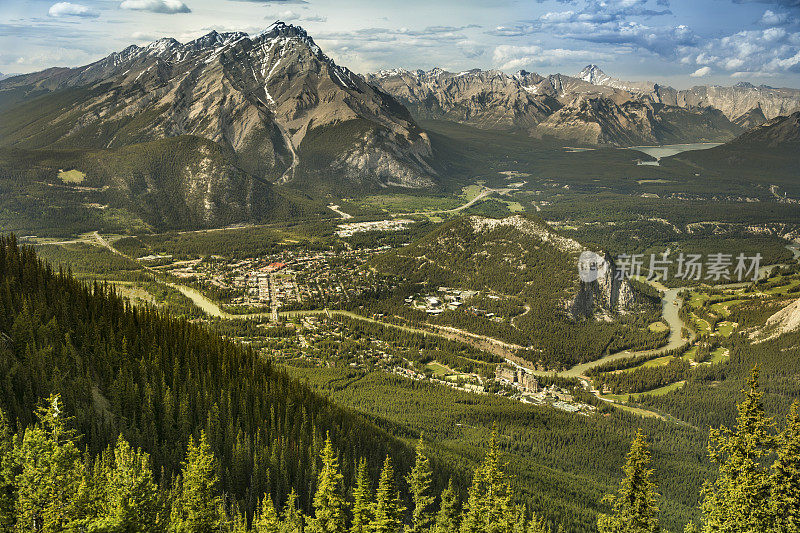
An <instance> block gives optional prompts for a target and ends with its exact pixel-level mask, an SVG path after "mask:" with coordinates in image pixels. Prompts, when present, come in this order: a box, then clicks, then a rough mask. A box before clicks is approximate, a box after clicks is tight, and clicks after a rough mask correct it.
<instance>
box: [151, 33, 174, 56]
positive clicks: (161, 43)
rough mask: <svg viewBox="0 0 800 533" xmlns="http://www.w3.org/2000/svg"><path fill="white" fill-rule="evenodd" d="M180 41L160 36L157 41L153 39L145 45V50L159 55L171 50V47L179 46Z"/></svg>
mask: <svg viewBox="0 0 800 533" xmlns="http://www.w3.org/2000/svg"><path fill="white" fill-rule="evenodd" d="M180 46H181V43H179V42H178V41H176V40H175V39H173V38H172V37H162V38H161V39H159V40H157V41H153V42H152V43H150V44H148V45H147V46H145V50H147V52H148V53H154V54H156V55H161V54H163V53H164V52H167V51H169V50H172V49H173V48H177V47H180Z"/></svg>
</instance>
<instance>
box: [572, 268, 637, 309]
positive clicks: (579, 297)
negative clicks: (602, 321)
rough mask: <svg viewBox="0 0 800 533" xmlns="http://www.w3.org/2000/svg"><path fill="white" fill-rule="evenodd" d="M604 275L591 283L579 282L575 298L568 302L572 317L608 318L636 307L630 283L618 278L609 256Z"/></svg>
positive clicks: (634, 295) (617, 272)
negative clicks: (598, 316)
mask: <svg viewBox="0 0 800 533" xmlns="http://www.w3.org/2000/svg"><path fill="white" fill-rule="evenodd" d="M604 258H605V260H606V262H607V263H608V269H607V270H606V271H605V274H604V275H602V276H600V277H598V279H597V280H595V281H592V282H583V281H582V282H581V283H580V288H579V289H578V293H577V294H576V295H575V298H573V300H572V301H571V302H569V305H568V310H569V313H570V314H571V315H572V316H573V317H579V316H583V317H592V316H595V315H601V316H604V317H610V316H611V315H615V314H625V313H629V312H632V311H634V310H635V309H636V307H637V300H636V293H635V292H634V290H633V287H632V286H631V284H630V282H629V281H628V280H627V279H623V278H621V277H620V276H619V271H618V270H617V268H616V265H615V264H614V261H613V259H612V258H611V256H610V255H609V254H605V255H604Z"/></svg>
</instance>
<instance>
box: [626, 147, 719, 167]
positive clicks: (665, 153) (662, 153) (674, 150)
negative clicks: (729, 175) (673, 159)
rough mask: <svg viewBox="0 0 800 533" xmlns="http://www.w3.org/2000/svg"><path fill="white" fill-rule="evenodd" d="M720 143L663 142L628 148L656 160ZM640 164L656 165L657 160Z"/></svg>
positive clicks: (706, 148) (705, 148)
mask: <svg viewBox="0 0 800 533" xmlns="http://www.w3.org/2000/svg"><path fill="white" fill-rule="evenodd" d="M720 144H722V143H689V144H664V145H661V146H631V147H630V148H628V149H629V150H637V151H639V152H644V153H645V154H647V155H649V156H651V157H655V158H656V159H657V160H658V159H661V158H662V157H670V156H673V155H677V154H679V153H681V152H688V151H689V150H708V149H709V148H714V147H715V146H719V145H720ZM640 164H642V165H656V166H657V165H658V161H642V162H641V163H640Z"/></svg>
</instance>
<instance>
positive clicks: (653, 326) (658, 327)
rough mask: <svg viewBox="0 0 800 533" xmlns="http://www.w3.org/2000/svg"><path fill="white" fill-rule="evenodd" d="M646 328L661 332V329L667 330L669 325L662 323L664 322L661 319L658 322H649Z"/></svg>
mask: <svg viewBox="0 0 800 533" xmlns="http://www.w3.org/2000/svg"><path fill="white" fill-rule="evenodd" d="M647 328H648V329H649V330H650V331H653V332H656V333H659V332H662V331H667V330H668V329H669V326H667V325H666V324H664V323H663V322H661V321H658V322H653V323H652V324H650V325H649V326H647Z"/></svg>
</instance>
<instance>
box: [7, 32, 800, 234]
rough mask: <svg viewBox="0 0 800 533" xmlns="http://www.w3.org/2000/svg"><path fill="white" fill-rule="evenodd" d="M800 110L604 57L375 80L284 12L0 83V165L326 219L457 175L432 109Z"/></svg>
mask: <svg viewBox="0 0 800 533" xmlns="http://www.w3.org/2000/svg"><path fill="white" fill-rule="evenodd" d="M797 109H800V90H794V89H773V88H770V87H765V86H760V87H755V86H752V85H749V84H738V85H737V86H735V87H713V86H712V87H694V88H692V89H689V90H681V91H679V90H675V89H673V88H671V87H665V86H661V85H659V84H656V83H651V82H626V81H622V80H619V79H616V78H613V77H611V76H608V75H606V74H605V73H604V72H603V71H602V70H601V69H600V68H598V67H597V66H595V65H590V66H588V67H587V68H585V69H584V70H583V71H582V72H581V73H580V74H579V75H578V76H566V75H562V74H554V75H549V76H541V75H539V74H535V73H530V72H525V71H520V72H517V73H516V74H513V75H508V74H505V73H503V72H500V71H482V70H469V71H465V72H460V73H450V72H447V71H444V70H442V69H433V70H430V71H427V72H423V71H421V70H416V71H409V70H402V69H394V70H385V71H380V72H377V73H373V74H367V75H365V76H361V75H358V74H355V73H353V72H352V71H350V70H349V69H347V68H345V67H342V66H340V65H338V64H336V62H334V61H333V60H332V59H331V58H330V57H328V56H327V55H325V54H324V53H323V51H322V50H321V49H320V48H319V47H318V46H317V45H316V44H315V42H314V40H313V39H312V38H311V37H310V36H309V35H308V34H307V33H306V31H305V30H303V29H302V28H300V27H298V26H292V25H287V24H284V23H282V22H277V23H275V24H273V25H272V26H270V27H269V28H268V29H267V30H265V31H263V32H261V33H259V34H256V35H248V34H245V33H241V32H230V33H218V32H216V31H212V32H210V33H208V34H207V35H204V36H203V37H200V38H198V39H195V40H193V41H190V42H188V43H185V44H182V43H180V42H178V41H176V40H175V39H171V38H164V39H159V40H158V41H155V42H152V43H150V44H148V45H146V46H136V45H132V46H129V47H128V48H125V49H124V50H122V51H119V52H115V53H112V54H110V55H109V56H107V57H105V58H103V59H101V60H99V61H97V62H95V63H92V64H89V65H85V66H82V67H78V68H58V67H56V68H50V69H47V70H44V71H41V72H36V73H32V74H24V75H17V76H12V77H9V78H6V79H3V80H0V115H2V120H0V170H2V171H3V172H4V173H6V174H7V175H11V174H14V175H21V176H25V177H27V178H28V179H29V183H38V184H41V183H51V182H55V183H56V184H59V185H61V183H60V181H59V179H58V178H57V176H58V172H59V171H60V170H62V169H78V170H80V171H81V172H83V173H84V174H85V182H83V183H82V184H81V185H82V187H84V192H86V191H87V190H92V191H97V192H96V195H95V197H94V198H93V199H92V200H88V202H89V203H91V204H92V205H94V204H99V205H109V206H111V207H115V208H120V209H123V210H125V211H126V212H128V213H132V214H133V216H134V217H135V218H138V219H139V220H140V221H141V222H143V223H144V224H147V225H149V226H151V227H153V228H161V229H169V228H178V227H213V226H219V225H225V224H233V223H240V222H246V221H263V220H270V219H275V218H276V217H296V216H298V215H300V214H303V213H305V214H313V215H316V214H319V213H320V212H322V211H324V205H325V204H324V203H323V202H324V199H325V198H326V197H327V195H331V194H333V195H342V194H351V193H353V192H358V191H365V192H366V191H380V190H384V189H387V188H396V187H400V188H405V189H435V188H438V187H441V186H442V184H443V183H445V180H447V179H448V176H449V174H450V173H452V172H453V170H452V169H453V168H455V166H457V165H453V164H451V163H453V161H452V160H454V159H455V158H457V157H458V156H457V155H453V153H451V152H448V148H447V147H445V148H442V146H445V145H447V143H446V142H445V143H444V144H441V143H440V144H439V145H437V143H438V142H440V141H442V139H441V136H439V137H440V138H439V139H438V140H437V139H434V138H432V137H431V136H430V135H429V134H428V132H427V131H426V130H425V129H424V128H423V127H422V126H420V124H421V123H424V121H426V120H439V121H450V122H456V123H463V124H467V125H470V126H473V127H477V128H479V129H486V130H502V131H511V132H520V133H522V135H523V136H530V137H531V138H542V137H545V138H555V139H558V140H559V142H561V143H578V144H586V145H617V146H619V145H621V146H631V145H639V144H664V143H678V142H698V141H717V142H725V141H730V140H732V139H734V138H735V137H736V136H737V135H739V134H740V133H742V132H744V131H745V130H746V129H747V128H751V127H754V126H758V125H760V124H762V123H764V122H765V121H769V120H773V119H775V118H776V117H778V116H785V115H786V114H788V113H789V112H791V111H794V110H797ZM532 142H533V141H532ZM452 144H453V143H452V142H450V143H449V145H447V146H451V145H452ZM437 146H438V147H437ZM448 157H449V158H450V159H448ZM22 160H25V161H26V164H25V165H24V167H19V165H17V167H19V168H17V167H15V166H14V164H15V163H14V162H15V161H16V162H19V161H22ZM9 165H10V166H9ZM52 184H53V183H51V185H52ZM87 187H88V189H86V188H87ZM12 189H14V190H21V189H19V187H18V186H17V185H14V187H12ZM21 194H23V196H24V195H25V194H27V192H21ZM42 194H45V195H46V189H45V193H42ZM26 201H27V200H26ZM82 201H83V202H87V200H85V199H84V200H82ZM80 216H83V215H80ZM80 216H79V218H80Z"/></svg>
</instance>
